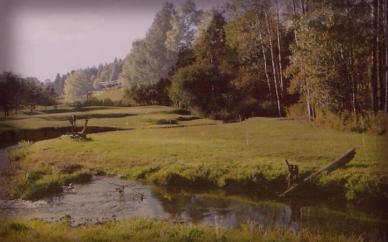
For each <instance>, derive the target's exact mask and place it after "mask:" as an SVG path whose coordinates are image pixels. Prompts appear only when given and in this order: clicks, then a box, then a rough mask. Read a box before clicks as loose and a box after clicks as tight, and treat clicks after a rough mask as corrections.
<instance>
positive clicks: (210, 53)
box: [169, 11, 231, 115]
mask: <svg viewBox="0 0 388 242" xmlns="http://www.w3.org/2000/svg"><path fill="white" fill-rule="evenodd" d="M224 25H225V20H224V17H223V16H222V14H220V13H218V12H215V11H214V12H212V15H211V20H210V22H209V24H208V27H207V29H205V30H203V31H202V32H200V34H199V37H198V39H197V40H196V42H195V46H194V56H195V61H194V62H193V63H192V64H189V65H187V66H185V67H182V68H180V69H178V70H177V72H176V73H175V74H174V76H173V77H172V84H171V88H170V91H169V95H170V98H171V100H172V101H173V103H174V104H175V105H176V106H177V107H178V108H184V109H188V108H191V109H195V110H197V111H199V112H200V113H202V114H204V115H210V114H212V113H217V112H220V111H221V110H222V109H227V108H228V106H229V105H228V102H229V100H228V99H230V95H231V93H230V90H229V89H230V83H229V80H230V77H229V73H228V72H229V71H230V70H229V69H228V68H229V67H230V65H229V63H228V59H227V58H226V57H227V54H228V51H229V49H228V47H227V45H226V39H225V32H224Z"/></svg>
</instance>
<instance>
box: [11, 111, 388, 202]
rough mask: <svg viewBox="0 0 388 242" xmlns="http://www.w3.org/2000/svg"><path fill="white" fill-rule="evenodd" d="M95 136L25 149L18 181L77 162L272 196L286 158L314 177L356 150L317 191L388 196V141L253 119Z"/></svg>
mask: <svg viewBox="0 0 388 242" xmlns="http://www.w3.org/2000/svg"><path fill="white" fill-rule="evenodd" d="M156 115H161V116H163V115H166V113H159V114H156ZM167 115H171V114H167ZM164 117H166V116H164ZM165 119H166V118H165ZM195 121H198V120H193V121H189V122H195ZM90 137H91V141H88V142H76V141H74V140H72V139H70V138H67V137H61V138H58V139H53V140H46V141H42V142H37V143H35V144H32V145H29V147H27V148H24V149H23V152H26V150H27V152H28V156H25V157H24V158H23V159H20V160H21V161H20V166H21V169H19V170H18V171H17V173H18V176H24V174H25V173H27V172H30V171H33V170H38V169H43V168H46V169H47V170H49V171H50V173H49V175H50V174H58V173H59V171H58V167H59V166H61V165H63V164H66V163H68V162H71V163H76V164H81V165H83V166H84V167H85V168H87V169H90V170H91V171H93V170H102V171H105V172H107V173H108V174H115V175H119V176H122V177H126V178H128V179H146V180H148V181H151V182H154V183H157V184H162V185H181V184H186V185H196V184H203V183H206V184H209V185H211V186H217V187H227V186H230V185H238V186H241V187H247V186H255V187H256V188H257V190H258V191H263V193H265V192H268V191H272V192H274V190H277V191H280V190H282V189H284V186H285V176H286V174H287V170H286V166H285V164H284V160H285V159H287V160H289V161H290V162H291V163H295V164H298V165H299V166H300V170H301V173H302V174H304V175H306V174H307V173H311V172H313V171H315V170H317V169H318V168H320V167H321V166H323V165H325V164H327V163H328V162H330V161H332V160H334V159H335V158H336V157H338V156H340V155H342V154H343V153H344V152H346V151H347V150H349V149H350V148H352V147H354V148H356V150H357V155H356V157H355V158H354V160H353V161H352V162H350V163H349V164H348V165H347V167H345V168H343V169H339V170H336V171H334V172H332V173H330V174H328V175H324V176H322V177H321V178H320V179H319V180H317V181H315V182H314V184H315V186H316V187H320V188H321V189H322V190H330V189H333V188H335V189H336V192H337V193H338V192H339V193H340V194H342V195H341V196H343V197H347V198H348V199H352V200H363V199H368V198H370V197H373V198H380V197H381V196H383V195H384V187H385V186H386V184H387V183H388V182H387V175H386V174H387V161H388V159H387V155H386V154H385V153H384V152H383V150H384V147H385V146H384V145H385V144H386V137H384V136H372V135H365V134H357V133H345V132H340V131H336V130H331V129H324V128H317V127H314V126H311V125H309V124H307V123H301V122H297V121H291V120H281V119H270V118H252V119H248V120H245V121H243V122H240V123H230V124H217V125H210V126H191V127H182V128H170V129H136V130H130V131H120V132H110V133H101V134H93V135H90ZM17 152H18V151H16V153H17ZM14 155H15V154H14ZM14 180H15V179H14ZM279 184H280V186H279ZM282 184H283V185H282ZM13 186H15V185H13ZM337 195H338V194H337Z"/></svg>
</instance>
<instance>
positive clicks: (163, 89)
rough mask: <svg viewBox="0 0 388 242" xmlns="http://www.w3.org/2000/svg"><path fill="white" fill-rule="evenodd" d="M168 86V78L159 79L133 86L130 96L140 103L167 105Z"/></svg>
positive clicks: (168, 101)
mask: <svg viewBox="0 0 388 242" xmlns="http://www.w3.org/2000/svg"><path fill="white" fill-rule="evenodd" d="M169 86H170V81H169V80H168V79H161V80H160V81H158V82H156V83H155V84H152V85H142V86H133V87H132V89H131V93H132V95H131V96H132V98H133V99H134V100H135V101H136V103H138V104H141V105H147V104H153V105H155V104H158V105H169V104H170V98H169V97H168V93H167V90H168V87H169Z"/></svg>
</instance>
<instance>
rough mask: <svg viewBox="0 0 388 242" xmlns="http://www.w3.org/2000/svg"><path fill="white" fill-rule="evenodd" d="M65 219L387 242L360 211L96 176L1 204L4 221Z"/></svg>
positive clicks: (380, 226) (382, 227)
mask: <svg viewBox="0 0 388 242" xmlns="http://www.w3.org/2000/svg"><path fill="white" fill-rule="evenodd" d="M64 216H70V217H69V218H70V221H71V224H72V225H73V226H77V225H81V224H86V223H96V222H101V221H107V220H125V219H128V218H152V219H163V220H168V221H173V222H178V223H201V224H206V225H209V226H222V227H229V228H239V227H241V226H246V225H248V226H259V227H261V228H263V229H264V228H282V229H287V230H295V231H297V230H300V229H303V228H308V229H310V228H313V229H319V230H326V229H327V230H329V231H332V232H344V233H350V234H360V235H363V236H366V237H367V238H369V239H370V240H372V241H388V234H387V232H386V231H388V227H387V223H386V222H384V221H383V220H381V219H377V218H374V217H369V215H367V214H364V213H362V212H359V211H337V210H332V209H330V208H328V207H325V206H316V207H314V206H306V207H299V208H293V207H292V206H290V205H288V204H286V203H280V202H274V201H252V200H249V199H247V198H243V197H237V196H225V195H220V194H217V193H187V192H172V193H170V192H167V191H165V190H163V189H162V188H158V187H155V186H150V185H146V184H142V183H140V182H136V181H124V180H121V179H118V178H111V177H94V178H93V180H92V182H90V183H88V184H83V185H74V186H70V187H68V188H67V189H65V192H64V193H63V194H61V195H58V196H53V197H51V198H46V199H42V200H38V201H23V200H0V217H10V218H14V217H28V218H41V219H44V220H47V221H61V220H63V218H64Z"/></svg>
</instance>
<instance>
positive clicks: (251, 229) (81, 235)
mask: <svg viewBox="0 0 388 242" xmlns="http://www.w3.org/2000/svg"><path fill="white" fill-rule="evenodd" d="M0 237H1V238H3V239H4V241H13V242H18V241H29V242H38V241H39V242H40V241H45V242H52V241H55V242H70V241H111V242H120V241H134V242H135V241H136V242H142V241H144V242H145V241H161V242H162V241H166V242H174V241H176V242H178V241H179V242H183V241H185V242H186V241H187V242H195V241H198V242H199V241H201V242H206V241H223V242H227V241H240V242H243V241H263V242H266V241H268V242H269V241H298V242H302V241H306V242H307V241H309V242H319V241H325V242H336V241H343V242H346V241H349V242H350V241H351V242H356V241H364V240H363V239H362V237H357V236H349V235H342V234H334V233H330V232H326V233H322V232H318V231H315V232H311V231H300V232H298V233H294V232H292V231H283V230H273V231H267V230H265V231H263V230H260V229H259V228H257V227H255V226H253V225H246V226H243V228H241V229H239V230H232V229H223V228H219V227H205V226H198V225H180V224H172V223H168V222H163V221H152V220H136V219H135V220H129V221H123V222H109V223H104V224H99V225H87V226H82V227H78V228H71V227H70V226H69V225H68V224H67V223H66V220H65V221H64V222H62V223H45V222H42V221H38V220H36V221H16V222H15V221H13V222H0Z"/></svg>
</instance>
